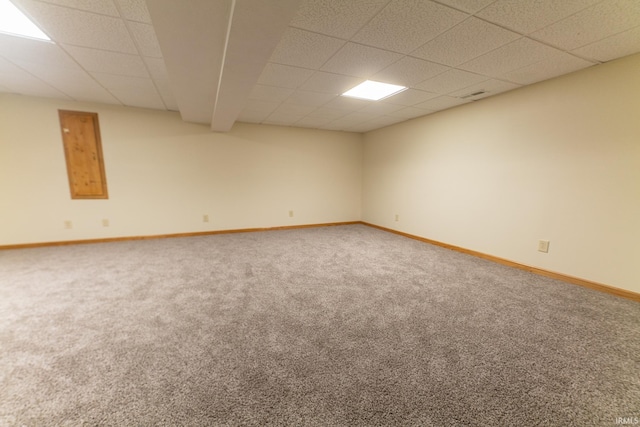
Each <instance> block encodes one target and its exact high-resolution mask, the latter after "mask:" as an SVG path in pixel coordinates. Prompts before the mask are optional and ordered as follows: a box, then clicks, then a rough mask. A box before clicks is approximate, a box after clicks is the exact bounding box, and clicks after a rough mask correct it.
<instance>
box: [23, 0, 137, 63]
mask: <svg viewBox="0 0 640 427" xmlns="http://www.w3.org/2000/svg"><path fill="white" fill-rule="evenodd" d="M20 4H21V5H22V6H24V7H25V10H26V11H27V12H28V13H29V14H30V15H31V16H33V17H34V18H35V20H36V21H37V22H38V23H39V24H40V26H41V27H42V28H43V30H44V31H45V33H47V34H48V35H49V36H50V37H52V38H53V39H55V40H56V42H58V43H63V44H71V45H75V46H85V47H93V48H96V49H103V50H110V51H114V52H123V53H138V51H137V50H136V47H135V45H134V44H133V40H132V39H131V37H130V36H129V31H128V30H127V27H126V26H125V24H124V21H123V20H122V19H119V18H114V17H111V16H105V15H97V14H95V13H90V12H84V11H81V10H77V9H69V8H66V7H61V6H56V5H52V4H49V3H41V2H37V1H33V0H22V1H21V2H20Z"/></svg>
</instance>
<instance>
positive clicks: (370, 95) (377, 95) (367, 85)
mask: <svg viewBox="0 0 640 427" xmlns="http://www.w3.org/2000/svg"><path fill="white" fill-rule="evenodd" d="M405 89H406V87H404V86H398V85H392V84H389V83H381V82H374V81H372V80H367V81H365V82H364V83H360V84H359V85H358V86H356V87H354V88H353V89H349V90H348V91H346V92H345V93H343V94H342V96H349V97H351V98H359V99H368V100H370V101H379V100H381V99H383V98H388V97H390V96H391V95H395V94H396V93H400V92H402V91H403V90H405Z"/></svg>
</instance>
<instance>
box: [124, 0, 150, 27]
mask: <svg viewBox="0 0 640 427" xmlns="http://www.w3.org/2000/svg"><path fill="white" fill-rule="evenodd" d="M116 1H117V2H118V6H120V10H121V11H122V16H123V17H124V18H125V19H127V20H129V21H137V22H144V23H146V24H151V16H149V10H148V9H147V4H146V3H145V2H144V0H116Z"/></svg>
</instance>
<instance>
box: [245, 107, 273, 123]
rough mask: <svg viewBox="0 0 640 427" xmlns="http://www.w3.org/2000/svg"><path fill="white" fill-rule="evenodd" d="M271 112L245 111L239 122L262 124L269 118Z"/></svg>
mask: <svg viewBox="0 0 640 427" xmlns="http://www.w3.org/2000/svg"><path fill="white" fill-rule="evenodd" d="M269 114H271V113H270V112H260V111H250V110H244V111H242V112H241V113H240V115H239V116H238V121H239V122H245V123H262V122H263V121H264V120H266V118H267V117H269Z"/></svg>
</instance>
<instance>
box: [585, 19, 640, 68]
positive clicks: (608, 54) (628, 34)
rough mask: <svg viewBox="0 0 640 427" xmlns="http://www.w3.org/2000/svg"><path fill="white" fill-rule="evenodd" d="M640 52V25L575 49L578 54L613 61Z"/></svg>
mask: <svg viewBox="0 0 640 427" xmlns="http://www.w3.org/2000/svg"><path fill="white" fill-rule="evenodd" d="M636 52H640V27H636V28H632V29H631V30H627V31H623V32H622V33H619V34H616V35H615V36H611V37H607V38H606V39H602V40H599V41H597V42H595V43H591V44H588V45H586V46H583V47H581V48H579V49H576V50H574V51H573V53H575V54H577V55H581V56H584V57H586V58H593V59H596V60H598V61H611V60H612V59H616V58H621V57H623V56H627V55H631V54H633V53H636Z"/></svg>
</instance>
